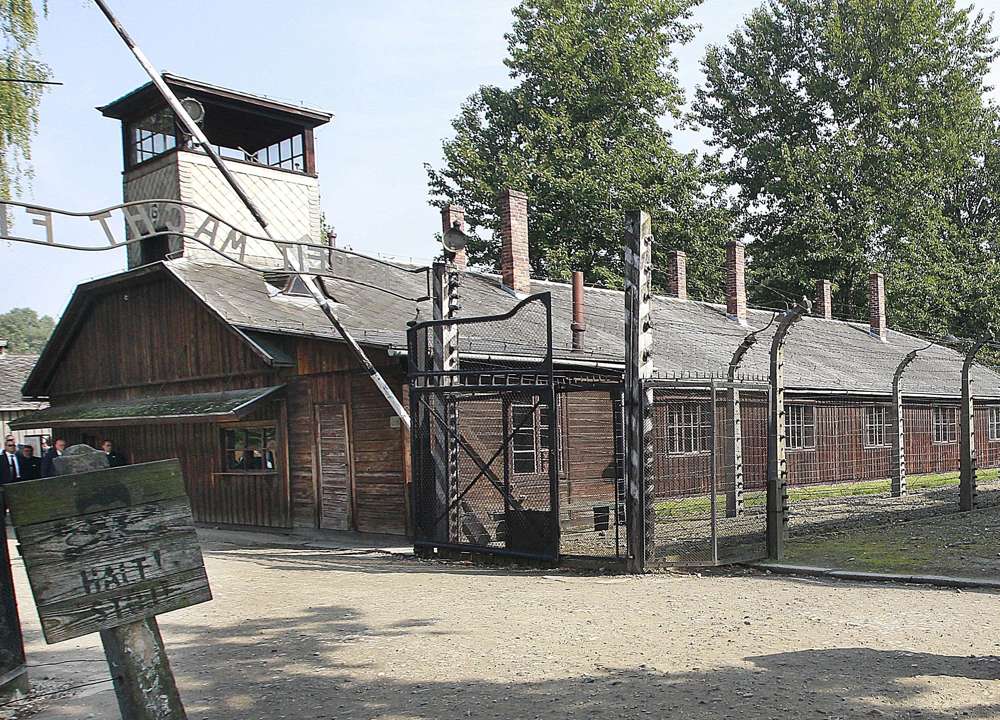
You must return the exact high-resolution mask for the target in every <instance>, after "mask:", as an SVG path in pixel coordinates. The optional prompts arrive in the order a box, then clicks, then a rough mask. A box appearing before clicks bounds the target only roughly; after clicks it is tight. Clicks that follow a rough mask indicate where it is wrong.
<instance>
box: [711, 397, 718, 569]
mask: <svg viewBox="0 0 1000 720" xmlns="http://www.w3.org/2000/svg"><path fill="white" fill-rule="evenodd" d="M710 387H711V396H712V399H711V402H712V412H711V413H710V414H709V416H710V418H711V422H712V427H711V430H710V432H711V434H710V435H709V442H710V446H709V448H710V452H711V455H709V458H708V464H709V470H708V471H709V473H710V475H711V482H710V483H709V491H710V492H711V493H712V564H713V565H718V564H719V502H718V500H716V497H715V493H716V475H717V473H718V467H717V465H718V463H717V461H716V457H715V453H716V452H717V450H718V448H717V442H716V440H717V438H718V432H717V431H716V427H715V420H716V417H715V408H716V403H717V402H718V392H717V390H716V387H715V380H712V381H711V386H710Z"/></svg>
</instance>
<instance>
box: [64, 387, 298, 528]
mask: <svg viewBox="0 0 1000 720" xmlns="http://www.w3.org/2000/svg"><path fill="white" fill-rule="evenodd" d="M280 416H281V408H280V404H279V403H268V404H267V405H266V406H265V408H263V409H262V410H260V411H258V412H257V413H255V414H254V415H252V416H251V418H252V419H261V420H263V419H267V420H272V419H273V420H274V421H275V424H276V425H280V420H279V419H280ZM223 427H224V425H218V424H213V423H198V424H191V423H187V424H165V425H137V426H134V427H115V428H103V429H102V428H85V429H81V430H77V431H72V432H66V433H62V436H63V437H65V438H66V441H67V442H68V443H70V444H75V443H78V442H83V443H86V444H88V445H91V446H93V447H97V446H98V445H99V444H100V443H101V442H102V441H103V440H105V439H107V440H111V441H112V442H113V443H114V445H115V447H116V448H117V449H119V450H121V451H122V452H124V453H125V454H126V456H127V457H128V459H129V462H131V463H142V462H152V461H154V460H164V459H169V458H174V457H176V458H178V459H180V461H181V468H182V470H183V473H184V481H185V485H186V488H187V493H188V496H189V497H190V498H191V509H192V512H193V513H194V518H195V520H196V521H197V522H202V523H220V524H230V525H247V526H259V527H274V528H282V527H290V522H289V508H288V484H287V476H286V474H285V473H284V472H282V473H279V474H278V475H273V474H268V473H223V472H222V460H221V457H222V451H221V447H220V442H219V433H220V430H221V429H222V428H223ZM279 432H280V430H279Z"/></svg>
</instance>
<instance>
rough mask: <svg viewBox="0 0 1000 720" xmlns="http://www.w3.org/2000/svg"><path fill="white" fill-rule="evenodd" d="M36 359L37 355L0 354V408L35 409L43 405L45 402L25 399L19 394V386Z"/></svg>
mask: <svg viewBox="0 0 1000 720" xmlns="http://www.w3.org/2000/svg"><path fill="white" fill-rule="evenodd" d="M37 360H38V356H37V355H26V354H25V355H15V354H10V353H4V354H3V355H0V410H36V409H38V408H40V407H45V403H39V402H35V401H33V400H25V399H24V397H23V396H22V395H21V386H22V385H23V384H24V381H25V379H27V377H28V374H29V373H30V372H31V368H33V367H34V366H35V361H37Z"/></svg>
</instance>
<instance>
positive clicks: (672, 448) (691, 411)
mask: <svg viewBox="0 0 1000 720" xmlns="http://www.w3.org/2000/svg"><path fill="white" fill-rule="evenodd" d="M665 411H666V415H667V423H666V429H667V434H666V438H665V441H666V447H667V455H704V454H706V453H708V452H709V436H710V435H711V432H712V417H711V416H712V413H711V412H710V411H709V408H708V405H707V404H706V403H704V402H683V401H681V402H668V403H666V408H665Z"/></svg>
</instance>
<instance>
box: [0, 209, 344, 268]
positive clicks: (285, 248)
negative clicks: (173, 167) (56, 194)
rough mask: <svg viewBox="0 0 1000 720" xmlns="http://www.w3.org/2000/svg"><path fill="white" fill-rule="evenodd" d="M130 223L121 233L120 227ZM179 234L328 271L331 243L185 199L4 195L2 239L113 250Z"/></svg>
mask: <svg viewBox="0 0 1000 720" xmlns="http://www.w3.org/2000/svg"><path fill="white" fill-rule="evenodd" d="M122 227H124V228H127V235H123V234H122V233H121V232H120V231H118V230H116V228H122ZM165 234H166V235H178V236H181V237H184V238H187V239H188V240H191V241H192V242H195V243H198V244H200V245H202V246H204V247H205V248H207V249H209V250H211V251H214V252H215V253H217V254H219V255H222V256H224V257H226V258H228V259H229V260H232V261H234V262H237V263H240V264H246V263H248V262H251V258H250V257H248V256H252V255H256V253H254V252H249V251H248V246H249V245H251V244H253V245H255V246H257V247H259V246H261V244H264V245H266V246H267V247H269V248H273V251H271V252H269V253H268V254H269V255H273V258H274V264H275V269H277V268H278V267H281V269H283V270H286V271H290V272H294V271H299V272H304V273H308V274H314V275H323V274H325V273H328V272H330V252H329V250H330V248H329V246H327V245H321V244H316V243H312V242H310V239H309V238H308V237H304V238H301V239H296V240H289V239H287V238H285V239H273V238H268V237H265V236H263V235H260V234H254V233H252V232H248V231H245V230H243V229H240V228H237V227H235V226H234V225H233V224H231V223H229V222H227V221H226V220H223V219H222V218H220V217H219V216H217V215H215V214H214V213H212V212H211V211H209V210H206V209H204V208H201V207H198V206H197V205H193V204H192V203H188V202H184V201H181V200H144V201H135V202H127V203H121V204H119V205H113V206H111V207H107V208H102V209H100V210H94V211H91V212H72V211H68V210H58V209H55V208H48V207H43V206H40V205H31V204H29V203H21V202H14V201H9V200H8V201H0V240H12V241H16V242H25V243H30V244H35V245H49V246H52V247H60V248H66V249H71V250H88V251H96V250H110V249H113V248H116V247H119V246H122V245H125V244H128V243H133V242H138V241H139V240H142V239H144V238H149V237H155V236H160V235H165Z"/></svg>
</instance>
